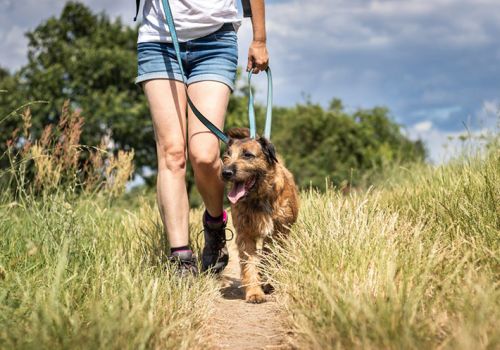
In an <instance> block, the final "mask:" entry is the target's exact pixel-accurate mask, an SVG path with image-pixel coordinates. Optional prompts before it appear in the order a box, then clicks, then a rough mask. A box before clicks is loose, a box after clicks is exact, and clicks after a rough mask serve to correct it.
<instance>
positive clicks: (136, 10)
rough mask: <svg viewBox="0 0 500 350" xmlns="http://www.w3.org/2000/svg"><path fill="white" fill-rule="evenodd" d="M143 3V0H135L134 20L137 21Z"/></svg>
mask: <svg viewBox="0 0 500 350" xmlns="http://www.w3.org/2000/svg"><path fill="white" fill-rule="evenodd" d="M140 5H141V0H135V17H134V22H135V21H137V15H138V14H139V7H140Z"/></svg>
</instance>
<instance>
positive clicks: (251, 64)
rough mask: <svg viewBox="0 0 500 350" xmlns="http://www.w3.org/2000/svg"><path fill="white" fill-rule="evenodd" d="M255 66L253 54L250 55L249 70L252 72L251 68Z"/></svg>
mask: <svg viewBox="0 0 500 350" xmlns="http://www.w3.org/2000/svg"><path fill="white" fill-rule="evenodd" d="M253 66H254V59H253V57H252V55H248V63H247V72H250V70H251V69H252V68H253ZM254 73H255V72H254Z"/></svg>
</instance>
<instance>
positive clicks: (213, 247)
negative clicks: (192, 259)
mask: <svg viewBox="0 0 500 350" xmlns="http://www.w3.org/2000/svg"><path fill="white" fill-rule="evenodd" d="M222 215H223V219H222V222H220V223H211V222H208V221H207V219H206V211H205V213H204V214H203V234H204V236H205V246H204V247H203V252H202V255H201V268H202V271H210V272H214V273H216V274H219V273H221V272H222V270H224V268H225V267H226V266H227V264H228V262H229V253H228V251H227V246H226V240H227V239H226V225H227V214H226V212H225V211H224V212H223V214H222ZM231 233H232V232H231ZM230 239H232V237H231V238H230Z"/></svg>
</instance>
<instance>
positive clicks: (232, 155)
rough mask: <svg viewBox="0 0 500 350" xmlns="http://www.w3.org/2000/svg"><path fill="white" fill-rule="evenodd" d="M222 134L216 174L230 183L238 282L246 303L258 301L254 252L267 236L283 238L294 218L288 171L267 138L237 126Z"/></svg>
mask: <svg viewBox="0 0 500 350" xmlns="http://www.w3.org/2000/svg"><path fill="white" fill-rule="evenodd" d="M228 134H229V136H230V141H229V143H228V148H227V150H226V152H225V154H224V156H223V159H222V160H223V168H222V177H223V179H224V181H226V182H230V183H232V186H233V187H232V189H231V191H230V192H229V194H228V197H229V200H230V201H231V214H232V217H233V224H234V227H235V228H236V234H237V236H236V243H237V245H238V249H239V257H240V265H241V281H242V284H243V286H244V288H245V299H246V301H248V302H251V303H261V302H263V301H265V295H264V291H263V289H262V282H261V279H260V274H259V255H260V254H259V250H260V249H262V248H263V247H262V245H266V244H268V243H269V242H270V241H271V240H276V241H281V240H282V239H284V238H286V236H287V234H288V232H289V230H290V226H291V225H292V224H293V223H294V222H295V221H296V220H297V215H298V210H299V198H298V192H297V187H296V185H295V182H294V180H293V175H292V174H291V173H290V171H288V170H287V169H286V168H285V167H284V165H283V162H282V161H281V160H278V158H277V156H276V152H275V150H274V146H273V145H272V144H271V143H270V142H269V141H268V140H267V139H265V138H263V137H257V138H256V139H251V138H249V132H248V129H242V128H233V129H230V130H229V131H228ZM259 245H260V247H259ZM264 251H265V247H264Z"/></svg>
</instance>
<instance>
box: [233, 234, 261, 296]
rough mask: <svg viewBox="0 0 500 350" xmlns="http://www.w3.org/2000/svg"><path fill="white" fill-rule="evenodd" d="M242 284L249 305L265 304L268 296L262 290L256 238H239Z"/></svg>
mask: <svg viewBox="0 0 500 350" xmlns="http://www.w3.org/2000/svg"><path fill="white" fill-rule="evenodd" d="M237 243H238V249H239V256H240V267H241V283H242V285H243V286H244V288H245V300H246V301H247V302H249V303H256V304H258V303H263V302H264V301H266V296H265V294H264V291H263V290H262V287H261V283H260V277H259V260H260V259H259V254H258V252H257V242H256V241H255V239H254V238H251V237H246V236H238V238H237Z"/></svg>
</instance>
